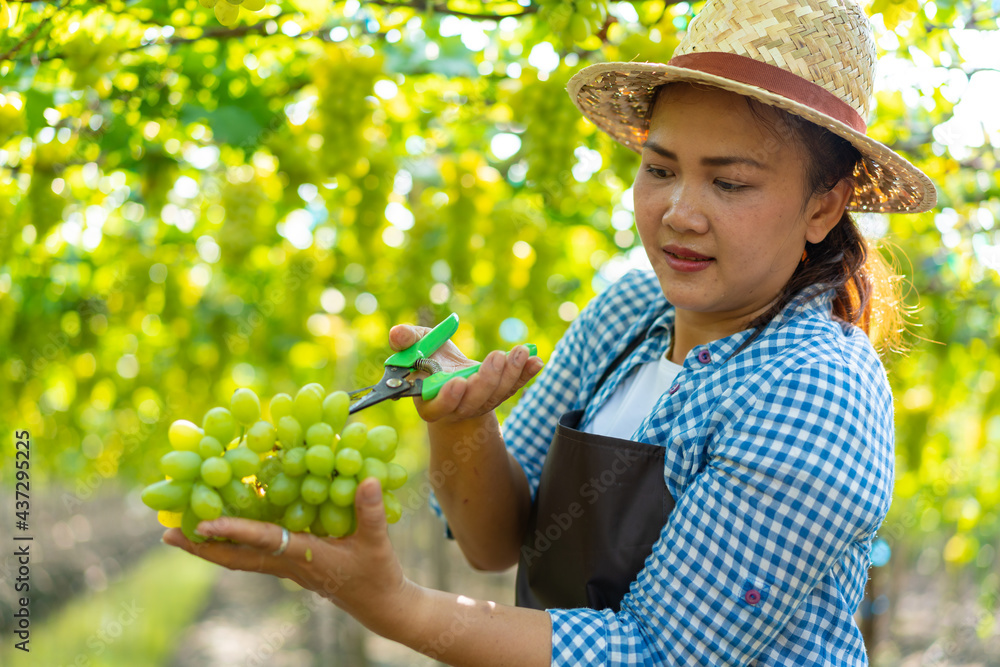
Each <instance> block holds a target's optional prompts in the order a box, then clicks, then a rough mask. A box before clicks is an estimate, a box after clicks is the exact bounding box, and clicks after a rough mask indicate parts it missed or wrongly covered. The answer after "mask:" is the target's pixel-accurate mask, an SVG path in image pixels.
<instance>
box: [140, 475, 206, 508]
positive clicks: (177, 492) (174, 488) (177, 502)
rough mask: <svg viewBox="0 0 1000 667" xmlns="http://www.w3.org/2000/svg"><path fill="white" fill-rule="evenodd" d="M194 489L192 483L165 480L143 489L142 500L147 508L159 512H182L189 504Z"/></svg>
mask: <svg viewBox="0 0 1000 667" xmlns="http://www.w3.org/2000/svg"><path fill="white" fill-rule="evenodd" d="M192 489H193V484H192V483H191V482H182V481H180V480H176V479H165V480H163V481H160V482H156V483H155V484H150V485H149V486H147V487H146V488H145V489H143V490H142V495H141V496H140V498H141V499H142V502H144V503H145V504H146V506H147V507H149V508H150V509H154V510H156V511H158V512H160V511H164V510H166V511H168V512H180V511H181V510H182V509H184V507H185V506H186V505H187V504H188V500H189V498H190V497H191V491H192Z"/></svg>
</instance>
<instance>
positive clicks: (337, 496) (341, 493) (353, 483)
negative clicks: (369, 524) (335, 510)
mask: <svg viewBox="0 0 1000 667" xmlns="http://www.w3.org/2000/svg"><path fill="white" fill-rule="evenodd" d="M357 490H358V480H356V479H354V478H353V477H344V476H337V477H335V478H334V480H333V481H332V482H330V490H329V494H330V502H332V503H333V504H334V505H337V506H338V507H351V506H352V505H354V494H355V493H357Z"/></svg>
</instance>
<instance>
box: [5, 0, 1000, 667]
mask: <svg viewBox="0 0 1000 667" xmlns="http://www.w3.org/2000/svg"><path fill="white" fill-rule="evenodd" d="M208 4H211V3H210V2H208ZM592 5H595V6H592ZM700 6H701V3H693V4H689V3H685V2H680V3H676V2H664V1H662V0H657V1H653V0H649V1H639V2H613V3H609V4H608V5H607V6H606V7H605V6H604V5H603V3H601V4H596V3H592V2H586V1H581V0H575V3H565V2H551V1H549V2H528V0H524V1H523V2H520V3H518V2H505V1H498V2H476V1H473V0H465V1H460V0H448V1H439V2H436V3H431V4H428V3H426V2H424V0H413V1H412V2H398V3H396V2H393V1H392V0H377V1H376V0H373V1H371V2H357V1H356V0H352V1H350V2H329V1H324V0H295V1H289V0H283V1H281V2H273V1H271V0H268V2H267V4H266V6H265V7H264V8H263V9H261V10H260V11H249V10H247V9H246V8H244V9H241V10H239V12H238V18H237V19H236V22H235V24H234V25H221V24H220V22H219V20H218V19H217V18H216V16H215V14H214V12H213V9H210V8H206V7H203V6H202V5H201V4H199V2H198V1H197V0H101V1H98V0H61V1H58V2H34V3H32V2H19V1H10V0H0V29H2V30H0V435H2V445H0V451H2V452H3V460H4V472H3V482H2V486H0V489H2V492H0V501H2V504H0V508H2V512H3V514H4V519H3V524H2V525H3V526H4V529H3V535H4V536H6V535H7V534H8V529H7V527H8V526H12V525H13V516H12V515H13V508H14V499H13V495H12V488H13V479H14V476H13V465H12V464H11V465H8V461H10V462H12V461H13V456H14V451H15V438H14V435H13V433H14V432H15V431H17V430H21V429H25V430H27V431H29V432H30V434H31V441H32V458H31V484H32V485H31V517H30V518H31V522H30V523H31V527H30V531H29V532H30V533H31V534H32V535H33V536H34V537H35V540H34V542H33V546H32V549H33V552H32V554H33V556H32V562H31V585H32V588H31V600H32V616H31V623H32V625H31V630H32V634H31V650H32V652H31V654H29V655H22V654H21V653H20V652H18V651H15V650H13V647H12V645H13V641H12V638H13V637H14V635H13V634H12V629H13V624H12V613H13V610H14V609H15V608H16V604H17V602H16V595H15V592H14V589H13V585H12V583H11V577H12V574H13V572H14V570H13V569H12V567H13V565H14V563H13V561H12V559H11V558H10V556H9V555H6V554H8V552H9V551H10V550H9V549H7V547H6V541H7V538H6V537H5V538H4V539H5V546H4V549H3V553H4V554H5V556H4V557H3V558H2V559H0V576H2V577H3V583H2V586H0V612H2V614H0V636H2V637H3V638H4V640H3V645H2V646H0V662H2V663H3V664H4V665H8V664H31V665H42V664H44V665H64V664H65V665H69V664H89V665H115V666H117V665H129V666H134V665H219V664H239V665H244V664H246V665H253V664H269V665H284V664H289V665H293V664H294V665H310V664H315V665H319V664H323V665H331V664H345V665H363V664H369V665H411V664H424V663H426V664H430V661H423V662H421V661H420V659H419V658H418V657H417V656H416V655H415V654H413V653H410V652H408V651H406V650H404V649H400V648H398V647H395V646H394V645H392V644H390V643H387V642H384V641H383V640H380V639H378V638H376V637H373V636H371V635H369V634H367V633H366V632H364V631H362V630H361V629H360V628H359V627H358V626H357V625H356V624H354V622H353V621H351V620H350V619H349V618H346V617H344V616H343V615H342V614H341V613H340V612H338V611H336V610H334V609H333V608H332V607H330V606H328V605H326V604H325V603H322V602H318V601H317V600H316V599H315V598H313V597H312V596H311V595H307V594H305V593H303V592H301V591H299V590H296V589H294V587H290V586H285V585H283V584H281V583H279V582H277V581H272V580H267V579H264V578H261V577H255V576H252V575H242V574H232V573H228V572H222V571H221V570H219V569H218V568H214V567H212V566H208V565H205V564H203V563H199V562H195V561H194V560H193V559H190V558H186V557H185V556H184V555H183V554H179V553H171V552H168V550H167V549H166V548H165V547H162V546H161V545H160V543H159V541H158V537H159V530H158V526H157V524H156V520H155V516H154V513H153V512H152V511H150V510H148V509H146V508H145V507H144V506H143V505H142V504H141V503H140V502H139V501H138V491H139V490H140V489H141V488H142V486H143V485H145V484H148V483H150V482H152V481H154V480H155V479H158V478H160V476H161V475H160V473H159V471H158V469H157V466H156V462H157V460H158V459H159V457H160V456H161V455H162V454H163V453H164V452H165V451H167V448H168V444H167V442H166V437H165V436H166V429H167V426H168V425H169V423H170V422H171V421H173V420H175V419H180V418H186V419H191V420H194V421H200V420H201V417H202V415H203V414H204V413H205V411H206V410H208V409H209V408H210V407H213V406H215V405H222V404H226V403H227V402H228V399H229V396H230V395H231V393H232V391H233V390H234V389H235V388H237V387H251V388H253V389H254V390H255V391H256V392H257V393H258V394H260V395H261V396H262V397H269V396H272V395H274V394H276V393H278V392H282V391H285V392H294V391H295V389H297V388H298V387H300V386H302V385H304V384H306V383H308V382H320V383H322V384H323V385H324V386H325V387H326V388H327V389H331V390H332V389H352V388H356V387H360V386H364V385H367V384H371V383H372V382H373V381H375V380H376V379H377V378H378V376H379V375H380V373H381V363H382V361H383V360H384V358H385V357H386V355H387V332H388V329H389V327H390V326H391V325H393V324H395V323H397V322H417V323H421V324H425V325H430V324H434V323H436V322H438V321H440V320H441V319H443V318H444V317H445V316H446V315H447V314H448V313H450V312H457V313H458V314H459V317H460V318H461V326H460V329H459V331H458V333H457V334H456V336H455V338H454V340H455V341H456V343H458V344H459V346H460V347H461V348H462V349H463V350H464V351H465V352H466V353H467V354H468V355H469V356H470V357H474V358H481V357H482V356H483V355H485V354H486V353H487V352H488V351H489V350H492V349H495V348H504V349H507V348H509V347H511V346H513V345H515V344H517V343H521V342H533V343H535V344H537V345H538V348H539V351H540V354H541V356H542V357H546V356H547V355H548V354H550V353H551V350H552V347H553V345H554V344H555V342H556V341H557V340H558V339H559V337H560V335H561V334H562V332H563V331H564V330H565V328H566V326H568V323H569V322H571V321H572V320H573V319H574V318H575V317H576V316H577V314H578V313H579V311H580V309H581V308H582V307H583V306H584V305H585V304H586V303H587V301H588V300H589V299H590V298H592V297H593V296H594V295H595V294H597V293H599V292H600V291H601V290H603V289H604V288H605V287H607V286H608V285H609V284H611V283H612V282H613V281H615V280H616V279H617V278H618V277H620V276H621V275H623V274H624V272H625V271H627V270H628V269H629V268H632V267H636V266H643V265H645V262H646V259H645V254H644V252H643V250H642V247H641V245H640V243H639V241H638V238H637V236H636V235H635V233H634V231H633V216H632V199H631V189H630V184H631V180H632V177H633V171H634V169H635V167H636V164H637V158H636V156H634V155H633V154H631V153H630V152H628V151H627V150H625V149H623V148H621V147H618V146H616V145H614V144H613V142H611V140H609V139H608V138H606V137H605V136H603V135H602V134H600V133H599V132H597V131H596V130H595V128H594V127H593V126H592V125H591V124H589V123H588V122H587V121H584V120H583V119H582V118H581V117H580V115H579V113H578V112H577V111H576V110H575V108H574V107H573V105H572V103H571V102H570V100H569V98H568V96H567V95H566V94H565V92H564V87H565V84H566V81H567V80H568V78H569V77H570V76H571V75H572V74H573V73H574V72H575V71H576V70H578V69H579V68H580V67H581V66H583V65H585V64H588V63H591V62H601V61H610V60H652V61H661V62H662V61H665V60H666V59H668V58H669V56H670V53H671V52H672V50H673V48H674V47H675V46H676V44H677V41H678V38H679V36H680V34H681V33H682V32H683V30H684V29H685V28H686V26H687V24H688V22H689V21H690V19H691V17H692V16H693V15H694V14H696V13H697V11H698V10H699V8H700ZM866 9H867V10H868V12H869V14H870V15H871V16H872V23H873V26H874V29H875V32H876V36H877V40H878V46H879V48H880V52H881V53H880V55H881V61H880V65H879V70H878V78H877V82H876V86H877V108H876V109H875V112H874V116H873V119H872V122H871V124H870V134H871V135H872V136H874V137H875V138H877V139H878V140H880V141H883V142H884V143H886V144H888V145H889V146H891V147H892V148H894V149H895V150H897V151H899V152H901V153H903V154H904V155H906V156H907V157H908V158H910V159H911V160H913V161H914V162H915V163H916V164H917V165H918V166H919V167H920V168H921V169H923V170H924V171H925V172H926V173H927V174H928V175H929V176H930V177H931V178H932V180H934V182H935V183H936V184H937V186H938V192H939V202H940V203H939V207H938V208H937V209H936V210H935V211H933V212H929V213H925V214H920V215H916V216H912V215H910V216H866V217H865V218H864V219H863V220H862V225H863V227H864V229H865V230H866V231H867V233H868V234H869V235H870V236H872V237H877V238H882V239H883V240H884V242H885V251H886V252H887V253H891V254H892V255H893V256H894V257H895V259H896V261H897V262H898V264H899V267H900V270H901V271H902V272H903V273H904V274H906V276H907V279H908V290H907V303H908V304H909V305H910V306H911V307H912V308H913V316H912V324H911V326H910V329H909V333H908V335H907V338H906V341H907V344H908V346H909V351H908V352H907V353H905V354H889V355H888V356H886V364H887V366H888V368H889V372H890V380H891V382H892V384H893V387H894V391H895V396H896V415H897V454H898V456H897V475H896V498H895V501H894V503H893V506H892V510H891V512H890V515H889V518H888V520H887V522H886V524H885V526H884V527H883V530H882V531H881V533H880V540H879V541H878V542H877V543H876V547H875V550H874V551H873V554H872V557H873V562H874V564H875V567H874V568H873V569H872V571H871V575H872V579H871V582H870V585H869V594H868V596H867V597H866V600H865V602H864V604H863V605H862V608H861V609H860V610H859V613H858V616H857V620H858V623H859V625H861V627H862V629H863V631H864V633H865V637H866V641H867V642H868V646H869V651H870V654H871V656H872V662H873V664H875V665H906V666H915V665H1000V657H998V656H1000V625H998V620H997V616H996V613H997V610H998V608H1000V599H998V596H1000V559H998V557H997V549H998V548H1000V516H998V514H997V510H996V507H997V504H998V500H1000V456H998V454H1000V385H998V375H1000V354H998V352H1000V349H998V348H1000V345H998V319H997V313H998V312H1000V290H998V287H1000V279H998V270H1000V232H998V230H997V220H998V217H1000V176H998V170H997V148H996V147H997V146H998V145H1000V114H998V113H997V111H996V109H997V104H996V99H997V94H996V91H997V90H1000V30H998V28H1000V25H998V14H1000V3H997V2H996V1H993V2H987V1H981V2H964V3H959V2H953V1H944V0H942V1H941V2H936V3H935V2H920V1H918V0H901V1H890V0H875V1H874V2H871V3H868V4H867V5H866ZM227 22H228V21H227ZM361 419H362V421H370V422H371V423H392V424H394V425H396V426H397V427H398V428H399V430H400V432H401V434H402V442H403V444H402V447H401V452H400V454H399V456H398V457H397V460H398V461H400V462H401V463H403V464H404V465H406V466H407V468H409V470H410V472H411V482H410V484H409V485H408V486H407V487H406V488H405V489H404V490H403V491H402V493H401V499H403V501H404V505H406V504H407V501H409V502H410V506H411V507H412V508H413V509H411V510H408V511H407V513H406V515H405V516H404V519H403V521H402V522H400V523H399V524H397V525H396V526H394V527H393V533H392V534H393V538H394V541H395V543H396V545H397V548H398V550H399V552H400V555H401V558H402V559H403V560H404V563H405V566H406V568H407V572H408V574H410V576H412V577H414V578H415V579H417V580H419V581H421V582H423V583H427V584H429V585H434V586H439V587H443V588H450V589H452V590H455V591H456V592H461V593H465V594H469V595H478V596H481V597H487V596H488V597H490V598H491V599H495V600H499V601H504V602H510V601H512V600H513V593H512V586H511V576H510V574H509V573H508V574H503V575H490V576H485V575H481V574H475V573H472V572H471V571H470V570H469V568H468V567H467V566H466V565H465V564H464V563H463V562H462V560H461V558H460V556H459V555H458V554H457V552H456V550H455V548H454V545H450V544H445V543H444V542H443V540H442V539H441V533H442V529H441V526H440V524H439V523H437V522H436V520H435V519H434V518H433V517H431V516H430V515H429V513H428V512H427V510H426V495H427V493H426V491H427V488H428V487H427V484H426V476H425V475H424V474H423V472H424V468H425V465H426V451H427V449H426V440H425V438H426V436H425V435H424V430H423V427H422V425H421V423H420V421H419V419H418V418H417V416H416V413H415V411H414V410H413V408H412V406H411V405H409V404H408V403H406V402H400V403H398V404H390V405H385V406H380V407H378V408H375V409H372V410H370V411H366V412H365V413H362V415H361ZM12 530H13V529H12Z"/></svg>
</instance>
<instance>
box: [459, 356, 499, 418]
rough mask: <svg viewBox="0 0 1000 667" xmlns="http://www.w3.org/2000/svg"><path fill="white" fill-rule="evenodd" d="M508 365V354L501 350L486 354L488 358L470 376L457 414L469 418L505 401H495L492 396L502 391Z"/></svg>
mask: <svg viewBox="0 0 1000 667" xmlns="http://www.w3.org/2000/svg"><path fill="white" fill-rule="evenodd" d="M506 365H507V355H506V354H505V353H504V352H501V351H500V350H494V351H493V352H490V353H489V354H488V355H486V359H484V360H483V363H482V364H481V365H480V366H479V370H477V371H476V373H475V374H474V375H472V376H470V377H469V386H468V388H467V389H466V390H465V395H464V396H463V397H462V402H461V403H459V405H458V407H457V408H456V409H455V413H456V415H458V416H459V417H461V418H468V417H472V416H475V415H480V414H482V413H483V411H484V410H486V411H488V410H492V409H493V408H494V407H496V406H497V405H498V403H499V402H502V401H503V398H501V399H500V401H499V402H496V401H493V400H492V397H493V396H494V395H495V394H497V393H498V392H502V389H501V388H500V383H501V380H502V378H503V370H504V367H505V366H506Z"/></svg>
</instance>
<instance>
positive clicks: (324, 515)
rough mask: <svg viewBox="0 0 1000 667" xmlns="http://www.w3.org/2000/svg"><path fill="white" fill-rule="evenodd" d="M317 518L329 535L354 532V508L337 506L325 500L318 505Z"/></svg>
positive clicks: (336, 535)
mask: <svg viewBox="0 0 1000 667" xmlns="http://www.w3.org/2000/svg"><path fill="white" fill-rule="evenodd" d="M319 519H320V521H321V522H322V523H323V528H325V529H326V532H327V533H328V534H329V535H330V537H343V536H344V535H350V534H351V533H352V532H354V510H352V509H350V508H349V507H338V506H337V505H334V504H333V503H332V502H330V501H327V502H325V503H323V504H322V505H320V506H319Z"/></svg>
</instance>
